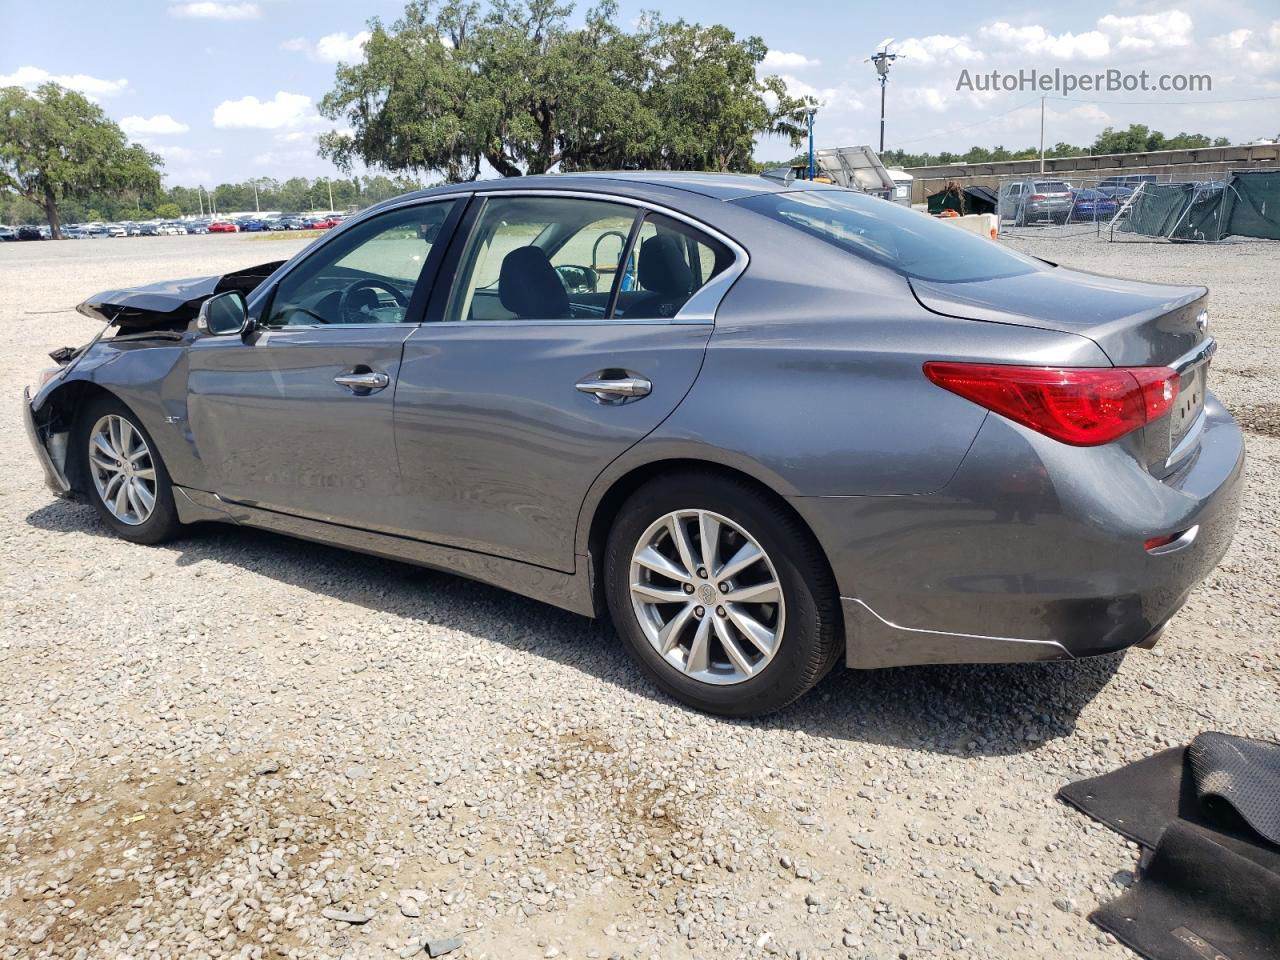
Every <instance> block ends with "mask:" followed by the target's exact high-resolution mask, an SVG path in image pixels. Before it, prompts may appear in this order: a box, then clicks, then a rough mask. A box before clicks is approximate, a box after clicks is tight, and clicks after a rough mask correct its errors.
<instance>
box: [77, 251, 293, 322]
mask: <svg viewBox="0 0 1280 960" xmlns="http://www.w3.org/2000/svg"><path fill="white" fill-rule="evenodd" d="M284 262H285V261H283V260H276V261H273V262H271V263H262V264H258V265H257V266H253V267H246V268H245V269H243V270H236V271H234V272H232V273H224V274H220V275H217V276H212V277H191V278H189V279H186V280H167V281H164V282H162V283H149V284H146V285H144V286H139V287H127V288H125V289H121V290H104V291H103V292H102V293H97V294H94V295H93V296H92V297H89V299H87V300H85V301H84V303H82V304H80V305H79V306H78V307H76V310H78V311H79V312H80V313H82V314H84V315H85V316H86V317H93V318H94V319H97V320H103V321H105V322H107V323H108V324H114V325H116V326H118V327H120V328H121V329H122V330H124V329H128V330H144V329H147V328H150V327H165V328H169V329H173V328H174V327H175V326H177V325H181V324H186V323H189V322H190V321H191V320H193V319H195V317H196V314H197V313H198V312H199V311H200V304H202V303H203V302H204V301H205V300H208V299H209V298H210V297H212V296H213V295H214V294H215V293H224V292H226V291H227V290H239V291H240V292H241V293H244V294H246V295H248V294H249V292H250V291H252V290H253V289H254V288H255V287H257V286H258V285H259V284H260V283H262V281H263V280H265V279H266V278H267V277H269V276H271V274H273V273H275V272H276V270H278V269H279V268H280V267H281V266H282V265H283V264H284Z"/></svg>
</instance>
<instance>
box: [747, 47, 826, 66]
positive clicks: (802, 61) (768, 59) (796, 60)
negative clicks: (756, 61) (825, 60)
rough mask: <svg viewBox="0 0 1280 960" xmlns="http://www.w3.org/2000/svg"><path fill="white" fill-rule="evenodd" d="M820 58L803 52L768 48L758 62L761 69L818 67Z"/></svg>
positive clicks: (820, 62) (820, 63)
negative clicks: (816, 58) (807, 55)
mask: <svg viewBox="0 0 1280 960" xmlns="http://www.w3.org/2000/svg"><path fill="white" fill-rule="evenodd" d="M821 65H822V61H821V60H815V59H813V58H811V57H806V56H805V55H804V54H803V53H788V52H787V51H786V50H770V51H769V52H768V53H766V54H765V55H764V60H762V61H761V62H760V69H761V70H803V69H805V68H806V67H818V66H821Z"/></svg>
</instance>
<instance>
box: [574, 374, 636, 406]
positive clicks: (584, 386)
mask: <svg viewBox="0 0 1280 960" xmlns="http://www.w3.org/2000/svg"><path fill="white" fill-rule="evenodd" d="M575 386H576V387H577V388H578V391H579V392H580V393H592V394H595V397H596V399H597V400H602V401H605V402H606V403H609V402H617V401H619V400H623V399H626V398H628V397H647V396H648V395H649V392H650V391H651V390H652V389H653V384H652V383H650V382H649V381H648V380H646V379H645V378H644V377H619V378H618V379H616V380H603V379H599V378H596V377H588V378H587V379H586V380H579V381H578V382H577V384H575Z"/></svg>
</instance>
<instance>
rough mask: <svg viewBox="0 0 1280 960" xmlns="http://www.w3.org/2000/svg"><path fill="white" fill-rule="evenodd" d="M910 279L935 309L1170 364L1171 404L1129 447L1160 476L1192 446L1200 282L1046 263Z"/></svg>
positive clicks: (1200, 381)
mask: <svg viewBox="0 0 1280 960" xmlns="http://www.w3.org/2000/svg"><path fill="white" fill-rule="evenodd" d="M910 283H911V289H912V291H913V292H914V293H915V295H916V298H917V299H918V300H919V301H920V303H921V305H922V306H924V307H925V309H927V310H930V311H932V312H934V313H939V314H943V315H945V316H950V317H960V318H964V319H969V320H980V321H986V322H989V323H1007V324H1012V325H1015V326H1024V327H1039V328H1040V329H1043V330H1056V331H1059V332H1064V333H1074V334H1078V335H1080V336H1082V337H1087V338H1089V339H1090V340H1092V341H1093V342H1094V343H1096V344H1097V345H1098V346H1099V347H1100V348H1101V349H1102V351H1103V353H1105V354H1106V356H1107V358H1108V359H1109V360H1110V361H1111V362H1112V363H1113V364H1114V365H1115V366H1117V367H1151V366H1168V367H1174V368H1175V369H1177V370H1178V373H1179V375H1180V382H1179V392H1178V396H1177V398H1176V399H1175V402H1174V404H1173V408H1172V410H1171V411H1170V412H1169V413H1168V414H1167V415H1165V416H1164V417H1162V418H1161V419H1160V420H1159V421H1157V422H1155V423H1152V424H1149V425H1148V426H1147V427H1146V428H1144V430H1143V431H1142V433H1143V442H1142V444H1141V447H1142V449H1141V450H1136V451H1135V453H1136V454H1137V455H1138V456H1140V457H1141V458H1142V459H1143V460H1144V461H1145V462H1146V464H1147V466H1148V468H1149V469H1150V470H1151V472H1152V473H1154V474H1157V475H1161V476H1163V475H1166V474H1168V473H1170V472H1172V471H1173V470H1174V469H1176V467H1177V465H1178V463H1180V462H1181V461H1182V460H1183V459H1184V458H1185V457H1186V456H1187V455H1188V454H1190V453H1191V452H1192V451H1193V450H1194V448H1195V440H1196V434H1197V433H1198V426H1199V423H1200V415H1201V412H1202V411H1203V409H1204V398H1205V391H1206V390H1207V388H1208V372H1209V358H1210V356H1211V355H1212V347H1213V343H1212V341H1211V340H1210V339H1209V336H1208V332H1207V328H1208V316H1207V311H1206V304H1207V302H1208V301H1207V298H1208V293H1209V291H1208V290H1207V289H1206V288H1204V287H1192V286H1175V285H1172V284H1155V283H1143V282H1141V281H1136V280H1121V279H1118V278H1115V277H1104V276H1099V275H1097V274H1092V273H1086V272H1084V271H1080V270H1070V269H1067V268H1065V267H1049V266H1047V267H1045V268H1044V269H1040V270H1034V271H1032V272H1030V273H1026V274H1021V275H1019V276H1013V277H1001V278H997V279H994V280H979V281H973V282H967V283H937V282H933V281H923V280H916V279H912V280H911V281H910Z"/></svg>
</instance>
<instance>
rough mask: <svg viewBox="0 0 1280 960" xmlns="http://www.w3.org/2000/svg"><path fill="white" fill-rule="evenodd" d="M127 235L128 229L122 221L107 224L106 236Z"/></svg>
mask: <svg viewBox="0 0 1280 960" xmlns="http://www.w3.org/2000/svg"><path fill="white" fill-rule="evenodd" d="M128 235H129V231H128V230H127V229H126V228H125V226H124V224H122V223H108V224H107V236H108V237H127V236H128Z"/></svg>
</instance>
